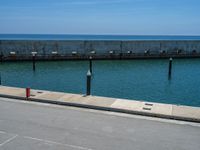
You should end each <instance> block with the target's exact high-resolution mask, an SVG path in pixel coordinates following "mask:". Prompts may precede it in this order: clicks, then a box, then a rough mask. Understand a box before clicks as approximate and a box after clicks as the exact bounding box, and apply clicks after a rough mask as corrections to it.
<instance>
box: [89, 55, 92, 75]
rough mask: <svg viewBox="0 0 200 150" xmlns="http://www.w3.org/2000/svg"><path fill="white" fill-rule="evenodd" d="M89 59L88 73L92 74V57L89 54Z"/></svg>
mask: <svg viewBox="0 0 200 150" xmlns="http://www.w3.org/2000/svg"><path fill="white" fill-rule="evenodd" d="M89 60H90V73H91V74H92V57H91V56H90V58H89Z"/></svg>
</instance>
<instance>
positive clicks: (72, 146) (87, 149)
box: [24, 136, 92, 150]
mask: <svg viewBox="0 0 200 150" xmlns="http://www.w3.org/2000/svg"><path fill="white" fill-rule="evenodd" d="M24 138H26V139H31V140H37V141H40V142H44V143H48V144H55V145H61V146H65V147H71V148H76V149H81V150H92V149H90V148H87V147H82V146H77V145H71V144H63V143H59V142H54V141H49V140H44V139H39V138H33V137H29V136H24Z"/></svg>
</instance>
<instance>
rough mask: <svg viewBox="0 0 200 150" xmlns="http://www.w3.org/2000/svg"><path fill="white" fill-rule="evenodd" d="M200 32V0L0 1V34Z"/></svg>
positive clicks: (190, 33) (189, 33)
mask: <svg viewBox="0 0 200 150" xmlns="http://www.w3.org/2000/svg"><path fill="white" fill-rule="evenodd" d="M7 33H10V34H110V35H200V0H0V34H7Z"/></svg>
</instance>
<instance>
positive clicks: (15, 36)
mask: <svg viewBox="0 0 200 150" xmlns="http://www.w3.org/2000/svg"><path fill="white" fill-rule="evenodd" d="M0 40H200V36H165V35H163V36H160V35H157V36H156V35H72V34H66V35H65V34H57V35H56V34H0Z"/></svg>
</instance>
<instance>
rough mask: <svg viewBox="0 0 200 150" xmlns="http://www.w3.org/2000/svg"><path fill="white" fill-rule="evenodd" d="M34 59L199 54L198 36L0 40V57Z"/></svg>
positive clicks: (194, 55) (193, 55) (118, 57)
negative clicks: (193, 39) (186, 37)
mask: <svg viewBox="0 0 200 150" xmlns="http://www.w3.org/2000/svg"><path fill="white" fill-rule="evenodd" d="M32 52H37V54H36V56H37V59H50V60H51V59H88V57H89V56H92V57H93V58H94V59H129V58H130V59H134V58H166V57H167V58H168V57H199V56H200V40H196V41H192V40H187V41H186V40H185V41H180V40H179V41H174V40H173V41H167V40H164V41H161V40H160V41H159V40H153V41H149V40H146V41H138V40H136V41H108V40H105V41H103V40H94V41H91V40H90V41H77V40H58V41H57V40H49V41H45V40H35V41H33V40H32V41H31V40H0V54H1V59H3V60H29V59H31V58H32Z"/></svg>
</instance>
